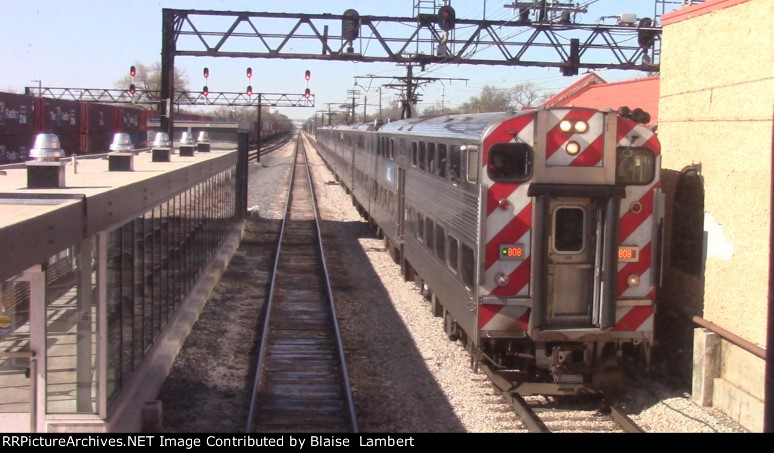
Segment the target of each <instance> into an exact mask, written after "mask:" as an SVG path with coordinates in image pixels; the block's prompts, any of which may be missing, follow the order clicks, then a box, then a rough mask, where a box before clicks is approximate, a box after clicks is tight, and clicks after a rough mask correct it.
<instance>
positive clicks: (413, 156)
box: [411, 142, 417, 167]
mask: <svg viewBox="0 0 774 453" xmlns="http://www.w3.org/2000/svg"><path fill="white" fill-rule="evenodd" d="M411 166H412V167H416V166H417V142H411Z"/></svg>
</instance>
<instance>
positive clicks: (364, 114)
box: [363, 96, 368, 122]
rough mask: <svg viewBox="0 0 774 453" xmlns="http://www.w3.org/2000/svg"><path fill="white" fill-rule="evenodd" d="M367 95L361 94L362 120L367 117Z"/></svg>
mask: <svg viewBox="0 0 774 453" xmlns="http://www.w3.org/2000/svg"><path fill="white" fill-rule="evenodd" d="M367 109H368V96H363V122H365V121H366V118H368V110H367Z"/></svg>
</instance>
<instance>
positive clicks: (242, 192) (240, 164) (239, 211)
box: [234, 132, 250, 220]
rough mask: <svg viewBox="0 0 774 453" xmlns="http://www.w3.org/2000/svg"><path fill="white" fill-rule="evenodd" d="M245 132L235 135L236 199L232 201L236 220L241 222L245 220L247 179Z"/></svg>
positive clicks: (247, 138) (247, 136) (246, 134)
mask: <svg viewBox="0 0 774 453" xmlns="http://www.w3.org/2000/svg"><path fill="white" fill-rule="evenodd" d="M249 138H250V137H249V134H248V133H247V132H238V133H237V169H236V172H237V178H236V198H235V200H234V211H235V212H236V215H237V218H239V219H240V220H243V219H245V218H247V177H248V165H247V164H248V155H247V151H248V149H247V148H248V140H249Z"/></svg>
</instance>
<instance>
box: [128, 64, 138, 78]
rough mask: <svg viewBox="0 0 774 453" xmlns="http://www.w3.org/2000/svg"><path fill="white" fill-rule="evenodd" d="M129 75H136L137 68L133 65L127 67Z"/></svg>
mask: <svg viewBox="0 0 774 453" xmlns="http://www.w3.org/2000/svg"><path fill="white" fill-rule="evenodd" d="M129 75H130V76H132V77H134V76H136V75H137V68H135V67H134V66H130V67H129Z"/></svg>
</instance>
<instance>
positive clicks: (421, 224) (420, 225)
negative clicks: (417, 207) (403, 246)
mask: <svg viewBox="0 0 774 453" xmlns="http://www.w3.org/2000/svg"><path fill="white" fill-rule="evenodd" d="M424 234H425V219H424V217H422V214H420V213H418V212H417V239H419V242H423V241H424Z"/></svg>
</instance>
